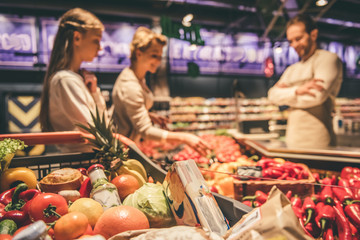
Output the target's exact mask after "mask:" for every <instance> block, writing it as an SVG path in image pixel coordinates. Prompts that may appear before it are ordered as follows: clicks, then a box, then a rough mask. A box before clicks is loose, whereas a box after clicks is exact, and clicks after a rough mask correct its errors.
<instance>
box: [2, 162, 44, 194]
mask: <svg viewBox="0 0 360 240" xmlns="http://www.w3.org/2000/svg"><path fill="white" fill-rule="evenodd" d="M21 182H23V183H26V185H27V186H28V188H29V189H35V188H36V185H37V178H36V175H35V173H34V171H33V170H31V169H29V168H26V167H17V168H9V169H7V170H5V171H4V172H3V173H2V174H1V177H0V185H1V192H3V191H5V190H8V189H10V188H13V187H15V186H16V185H17V184H19V183H21Z"/></svg>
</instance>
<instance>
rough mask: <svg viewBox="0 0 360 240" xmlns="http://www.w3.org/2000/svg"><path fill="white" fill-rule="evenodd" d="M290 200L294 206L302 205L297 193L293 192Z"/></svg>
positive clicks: (299, 206)
mask: <svg viewBox="0 0 360 240" xmlns="http://www.w3.org/2000/svg"><path fill="white" fill-rule="evenodd" d="M290 202H291V205H292V206H294V207H298V208H301V206H302V201H301V198H299V196H298V195H297V194H295V195H294V196H293V197H292V198H291V200H290Z"/></svg>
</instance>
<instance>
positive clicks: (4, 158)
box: [0, 138, 27, 172]
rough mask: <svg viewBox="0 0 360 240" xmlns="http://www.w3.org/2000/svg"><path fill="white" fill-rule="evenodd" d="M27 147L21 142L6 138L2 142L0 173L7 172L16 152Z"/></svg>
mask: <svg viewBox="0 0 360 240" xmlns="http://www.w3.org/2000/svg"><path fill="white" fill-rule="evenodd" d="M25 147H27V145H25V143H24V142H23V141H21V140H18V139H10V138H5V139H4V140H2V141H0V172H2V171H5V170H6V169H7V168H8V167H9V165H10V162H11V159H12V158H13V157H14V155H15V153H16V151H18V150H23V149H24V148H25Z"/></svg>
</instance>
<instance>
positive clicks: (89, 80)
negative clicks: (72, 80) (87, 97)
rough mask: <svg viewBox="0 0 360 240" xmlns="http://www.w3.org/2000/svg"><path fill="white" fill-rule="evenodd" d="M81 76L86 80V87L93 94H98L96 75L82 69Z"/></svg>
mask: <svg viewBox="0 0 360 240" xmlns="http://www.w3.org/2000/svg"><path fill="white" fill-rule="evenodd" d="M80 74H81V76H83V78H84V83H85V85H86V87H87V88H88V89H89V91H90V92H91V93H94V92H96V90H97V78H96V76H95V74H93V73H92V72H89V71H87V70H85V69H82V70H81V71H80Z"/></svg>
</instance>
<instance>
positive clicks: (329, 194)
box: [320, 186, 334, 204]
mask: <svg viewBox="0 0 360 240" xmlns="http://www.w3.org/2000/svg"><path fill="white" fill-rule="evenodd" d="M333 199H334V194H333V191H332V189H331V187H330V186H324V188H323V190H321V193H320V201H322V202H324V203H326V204H332V203H333V201H334V200H333Z"/></svg>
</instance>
